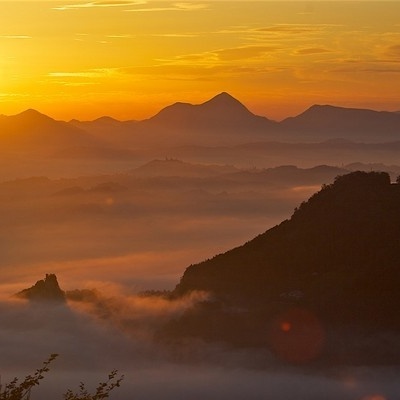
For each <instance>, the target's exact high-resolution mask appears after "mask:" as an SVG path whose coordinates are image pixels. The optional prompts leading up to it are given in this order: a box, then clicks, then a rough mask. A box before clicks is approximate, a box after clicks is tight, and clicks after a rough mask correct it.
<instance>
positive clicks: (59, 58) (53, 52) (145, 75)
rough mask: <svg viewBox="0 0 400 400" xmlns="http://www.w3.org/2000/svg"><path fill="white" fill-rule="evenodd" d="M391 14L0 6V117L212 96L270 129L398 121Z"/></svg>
mask: <svg viewBox="0 0 400 400" xmlns="http://www.w3.org/2000/svg"><path fill="white" fill-rule="evenodd" d="M399 11H400V3H398V2H363V1H362V2H323V1H315V2H313V1H310V2H306V3H305V2H300V1H299V2H285V1H283V2H269V1H257V2H244V1H235V2H217V1H205V2H201V3H196V2H170V1H162V2H156V1H147V2H145V1H109V2H107V1H102V2H98V1H93V2H85V1H79V2H77V1H64V2H62V1H51V2H38V1H29V2H13V1H5V2H1V3H0V14H1V15H2V27H1V29H0V49H1V51H2V54H3V57H2V61H1V63H2V64H1V65H0V68H1V84H0V93H2V97H1V102H2V103H1V105H2V110H1V112H2V113H4V114H13V113H18V112H20V111H22V110H23V109H26V108H30V107H33V108H36V109H39V110H41V111H42V112H44V113H46V114H49V115H52V116H54V117H55V118H59V119H69V118H73V117H77V118H81V119H90V118H96V117H99V116H101V115H103V114H104V110H107V112H108V113H109V114H111V115H112V116H114V117H116V118H120V119H132V118H133V119H142V118H146V117H149V116H151V115H152V114H154V113H155V112H157V111H158V110H159V109H160V108H161V107H163V106H166V105H168V104H170V103H171V102H175V101H188V102H192V103H199V102H202V101H204V100H206V99H208V98H210V97H212V96H213V95H215V94H216V93H219V92H221V91H223V90H225V91H229V92H230V93H233V94H234V95H235V96H237V97H238V98H240V99H241V100H242V101H243V102H244V103H245V104H248V105H249V107H250V109H251V110H252V111H254V112H256V113H258V114H261V115H267V116H268V117H270V118H275V119H281V118H283V117H286V116H288V115H293V114H295V113H297V112H301V111H303V110H304V109H305V108H307V107H308V106H310V105H311V104H314V103H320V104H321V103H322V104H325V103H331V104H332V103H333V104H336V105H342V106H358V107H364V108H375V109H388V110H398V109H399V108H400V106H399V104H398V91H399V87H398V84H397V83H396V82H398V79H397V77H398V74H399V72H400V69H399V67H398V65H399V64H398V61H399V57H400V53H399V40H400V25H399V24H398V20H397V19H396V16H397V15H398V14H399ZM355 15H357V18H355V17H354V16H355Z"/></svg>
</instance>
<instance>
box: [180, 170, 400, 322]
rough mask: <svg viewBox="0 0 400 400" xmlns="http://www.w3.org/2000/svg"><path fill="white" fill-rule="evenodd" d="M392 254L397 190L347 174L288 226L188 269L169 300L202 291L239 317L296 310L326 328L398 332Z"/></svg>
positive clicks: (399, 272) (380, 176)
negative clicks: (313, 315) (355, 326)
mask: <svg viewBox="0 0 400 400" xmlns="http://www.w3.org/2000/svg"><path fill="white" fill-rule="evenodd" d="M399 254H400V184H391V182H390V178H389V176H388V175H387V174H386V173H381V172H370V173H365V172H354V173H351V174H348V175H343V176H339V177H337V178H336V179H335V182H334V183H333V184H330V185H326V186H324V187H323V188H322V189H321V190H320V191H319V192H318V193H316V194H314V195H313V196H312V197H311V198H310V199H309V200H308V201H307V202H305V203H303V204H301V205H300V206H299V208H298V209H296V210H295V212H294V214H293V216H292V217H291V218H290V220H286V221H284V222H282V223H281V224H280V225H278V226H276V227H274V228H272V229H270V230H268V231H267V232H265V233H263V234H261V235H259V236H258V237H256V238H255V239H253V240H251V241H249V242H248V243H246V244H244V245H243V246H241V247H238V248H235V249H233V250H230V251H228V252H227V253H225V254H221V255H218V256H216V257H214V258H213V259H211V260H207V261H204V262H202V263H200V264H196V265H191V266H190V267H189V268H187V270H186V271H185V273H184V275H183V277H182V279H181V281H180V283H179V284H178V285H177V287H176V289H175V294H176V295H183V294H185V293H188V292H190V291H192V290H205V291H208V292H210V293H212V294H213V298H214V299H215V300H216V301H218V302H221V303H223V304H225V305H229V306H235V307H236V306H237V307H243V308H244V309H245V310H255V309H258V310H260V309H262V310H263V311H265V312H266V313H267V314H268V313H269V312H270V313H273V312H275V311H276V309H277V308H278V309H280V308H285V307H287V306H288V305H296V306H304V307H307V309H311V310H313V312H315V313H316V314H317V315H319V316H320V318H322V319H323V320H324V321H325V322H327V323H332V324H343V323H346V324H349V323H351V324H361V325H363V326H364V325H368V326H372V327H375V328H390V329H400V316H399V313H398V306H399V305H400V291H399V287H400V265H399ZM267 314H266V315H267Z"/></svg>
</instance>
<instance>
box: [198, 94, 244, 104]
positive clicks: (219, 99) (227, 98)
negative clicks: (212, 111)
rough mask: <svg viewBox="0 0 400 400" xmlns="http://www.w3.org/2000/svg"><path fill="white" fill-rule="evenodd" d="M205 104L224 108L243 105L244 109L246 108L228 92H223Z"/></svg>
mask: <svg viewBox="0 0 400 400" xmlns="http://www.w3.org/2000/svg"><path fill="white" fill-rule="evenodd" d="M203 104H214V105H215V104H219V105H224V106H231V105H241V106H242V107H244V105H243V104H242V103H241V102H240V101H239V100H237V99H235V98H234V97H233V96H231V95H230V94H229V93H227V92H221V93H219V94H217V95H216V96H214V97H213V98H211V99H210V100H208V101H206V102H205V103H203Z"/></svg>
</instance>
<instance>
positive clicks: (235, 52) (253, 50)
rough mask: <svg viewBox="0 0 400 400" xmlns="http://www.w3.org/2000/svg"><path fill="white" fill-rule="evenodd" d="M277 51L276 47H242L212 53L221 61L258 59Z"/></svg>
mask: <svg viewBox="0 0 400 400" xmlns="http://www.w3.org/2000/svg"><path fill="white" fill-rule="evenodd" d="M276 50H278V48H277V47H276V46H242V47H234V48H229V49H222V50H217V51H215V52H214V53H215V54H216V55H217V56H218V58H219V59H220V60H222V61H233V60H242V59H251V58H259V57H261V56H263V55H265V54H268V53H271V52H274V51H276Z"/></svg>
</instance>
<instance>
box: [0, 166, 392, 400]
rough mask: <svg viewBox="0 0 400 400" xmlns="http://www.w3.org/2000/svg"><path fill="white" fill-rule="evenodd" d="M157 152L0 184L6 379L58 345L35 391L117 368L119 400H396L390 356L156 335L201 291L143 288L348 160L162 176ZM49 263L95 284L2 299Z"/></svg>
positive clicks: (222, 244) (304, 192) (0, 341)
mask: <svg viewBox="0 0 400 400" xmlns="http://www.w3.org/2000/svg"><path fill="white" fill-rule="evenodd" d="M169 161H171V160H169ZM26 162H28V161H26ZM166 164H168V160H165V162H164V163H162V166H161V169H160V170H157V168H156V169H155V170H149V169H148V168H147V169H145V170H143V169H141V170H140V171H138V170H132V171H128V172H127V171H126V170H125V172H123V173H115V171H110V170H109V169H107V170H105V171H104V173H103V172H102V171H101V170H100V169H97V166H96V175H90V173H91V172H93V170H86V171H87V172H88V174H87V176H81V177H78V178H77V177H75V178H66V177H65V175H63V174H62V173H61V170H62V168H61V166H59V167H58V168H59V169H58V170H57V171H53V172H52V175H51V179H50V178H46V177H41V178H37V177H36V178H32V177H31V178H27V177H26V175H25V177H24V178H23V179H11V178H10V179H8V180H7V181H4V182H2V183H0V218H1V222H2V227H1V230H0V252H1V259H0V272H1V276H2V280H1V282H0V374H1V380H2V382H3V383H4V382H7V381H9V380H10V379H12V378H13V377H14V376H19V377H23V376H25V375H27V374H30V373H32V372H33V371H35V369H36V368H38V367H39V366H40V364H41V362H42V361H43V360H45V359H46V358H47V357H48V355H49V354H51V353H59V354H60V357H58V358H57V359H56V360H55V361H54V362H53V363H52V364H51V370H50V372H49V373H48V375H47V376H46V378H45V379H44V381H43V382H41V385H40V386H39V387H38V388H36V389H35V390H34V392H33V397H32V399H33V400H34V399H40V398H49V399H56V398H61V397H62V393H64V392H65V391H66V390H67V388H71V389H78V384H79V382H80V381H84V382H86V383H87V384H88V386H89V387H94V386H95V385H96V384H97V383H98V382H100V381H102V380H104V379H105V378H106V377H107V375H108V373H109V372H110V371H111V370H112V369H114V368H116V369H118V370H119V371H120V373H122V374H124V375H125V380H124V381H123V383H122V387H121V388H119V389H117V390H116V391H115V392H113V393H112V398H113V399H116V400H118V399H120V400H130V399H143V400H152V399H167V400H168V399H171V400H172V399H173V400H176V399H205V398H206V399H215V400H225V399H246V400H247V399H274V400H279V399H282V400H286V399H299V400H303V399H304V400H306V399H307V400H313V399H315V400H321V399H326V400H331V399H332V400H333V399H334V400H337V399H341V400H347V399H348V400H397V399H398V398H399V396H400V385H399V384H398V383H397V381H396V378H395V377H396V376H397V375H396V374H398V372H399V369H398V368H397V367H379V366H376V367H363V366H354V367H341V368H339V367H330V368H328V367H321V366H318V367H316V366H314V367H311V366H304V367H301V368H300V367H294V366H287V365H283V364H282V363H281V362H279V361H277V360H276V359H275V358H274V357H273V356H272V355H271V354H270V353H269V352H268V351H267V350H266V349H261V350H260V349H259V348H257V349H249V348H235V349H234V348H232V347H229V346H228V345H227V344H224V343H206V342H204V341H201V340H199V339H196V340H189V339H188V340H184V341H179V342H178V341H177V342H174V343H165V342H163V341H160V340H159V336H158V332H159V330H160V329H161V328H162V325H163V324H164V323H166V322H168V321H173V320H174V319H175V318H178V317H179V316H180V315H181V314H182V313H183V312H185V310H188V309H190V308H191V307H193V306H195V305H196V304H197V303H198V302H199V301H203V300H205V299H206V298H207V296H208V294H207V293H193V294H192V295H191V296H190V297H186V298H183V299H180V300H167V299H165V298H163V297H159V296H150V297H148V296H147V297H146V296H143V295H142V294H140V292H142V291H144V290H147V289H154V290H165V289H166V290H170V289H173V288H174V287H175V285H176V284H177V283H178V282H179V279H180V277H181V276H182V274H183V272H184V270H185V268H186V267H187V266H189V265H190V264H193V263H197V262H199V261H202V260H204V259H206V258H209V257H213V256H214V255H216V254H218V253H221V252H224V251H226V250H228V249H231V248H232V247H235V246H238V245H241V244H243V243H244V242H246V241H248V240H250V239H251V238H253V237H254V236H256V235H258V234H260V233H262V232H264V231H265V230H267V229H268V228H270V227H272V226H274V225H276V224H278V223H280V222H281V221H282V220H284V219H286V218H289V217H290V215H291V214H292V212H293V210H294V208H295V207H296V206H298V205H299V204H300V203H301V202H302V201H304V200H306V199H307V198H308V197H309V196H310V195H311V194H313V193H314V192H315V191H317V190H319V188H320V186H321V184H323V183H330V182H332V180H333V178H334V177H335V176H336V175H338V174H339V173H341V171H343V172H345V170H344V169H341V168H336V167H335V168H334V167H326V166H324V167H320V168H318V169H311V170H300V169H298V168H296V167H288V166H286V167H281V168H273V169H271V170H256V169H253V170H245V171H243V170H236V171H235V168H234V167H230V168H227V167H224V168H223V170H224V172H221V173H220V174H218V173H216V172H215V166H214V167H213V169H212V173H204V170H202V171H200V170H201V168H199V167H198V166H197V167H196V168H192V166H190V165H188V164H182V170H181V172H180V174H179V173H178V175H176V174H175V172H174V174H172V175H171V174H167V173H166V172H165V171H166V170H165V168H168V165H166ZM78 167H79V168H78ZM92 167H93V168H94V166H93V165H92ZM114 167H115V168H116V166H115V165H114ZM153 167H154V165H153ZM80 168H81V166H79V165H77V171H78V170H80ZM24 171H25V172H24V173H26V168H24ZM43 171H45V168H44V169H43ZM199 171H200V172H199ZM3 172H4V171H3ZM14 172H15V173H16V174H17V175H18V171H14ZM99 172H102V174H98V173H99ZM4 173H7V171H5V172H4ZM17 175H16V176H17ZM8 176H9V177H10V176H11V175H8ZM61 176H63V178H61ZM45 273H55V274H57V276H58V279H59V283H60V285H61V287H62V289H64V290H67V291H73V290H75V289H82V290H83V289H85V290H86V291H83V292H82V293H83V294H84V293H87V294H88V293H89V294H90V293H92V295H89V296H88V297H85V295H83V294H82V293H81V294H82V295H81V296H80V298H79V300H80V301H76V300H75V301H73V300H71V299H70V300H69V301H68V302H67V303H66V304H63V305H50V304H46V305H45V304H32V303H28V302H25V301H22V300H16V299H13V298H12V295H13V294H15V293H17V292H19V291H20V290H22V289H24V288H27V287H30V286H31V285H32V284H34V283H35V282H36V281H37V280H38V279H42V278H43V276H44V274H45ZM93 289H96V291H94V292H93V291H92V290H93ZM78 297H79V296H78Z"/></svg>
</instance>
